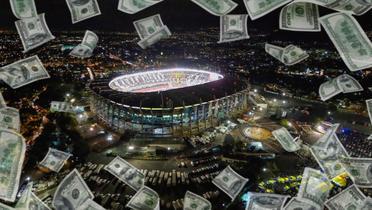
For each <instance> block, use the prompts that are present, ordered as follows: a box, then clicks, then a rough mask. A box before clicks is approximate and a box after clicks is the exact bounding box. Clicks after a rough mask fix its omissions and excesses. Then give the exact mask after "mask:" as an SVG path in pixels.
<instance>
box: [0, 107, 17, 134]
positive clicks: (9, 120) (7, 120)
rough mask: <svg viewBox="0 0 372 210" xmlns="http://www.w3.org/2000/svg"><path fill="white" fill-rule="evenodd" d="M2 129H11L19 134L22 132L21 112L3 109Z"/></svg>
mask: <svg viewBox="0 0 372 210" xmlns="http://www.w3.org/2000/svg"><path fill="white" fill-rule="evenodd" d="M0 127H1V128H6V129H11V130H14V131H16V132H18V133H19V132H20V130H21V119H20V117H19V110H18V109H16V108H12V107H5V108H1V109H0Z"/></svg>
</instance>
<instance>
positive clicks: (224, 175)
mask: <svg viewBox="0 0 372 210" xmlns="http://www.w3.org/2000/svg"><path fill="white" fill-rule="evenodd" d="M247 182H248V179H247V178H244V177H242V176H240V175H239V174H238V173H236V172H235V171H234V170H233V169H232V168H231V167H230V166H227V167H226V168H225V169H224V170H223V171H221V173H220V174H218V175H217V176H216V177H215V178H214V179H213V180H212V183H213V184H214V185H216V186H217V187H218V188H219V189H221V190H222V191H223V192H225V193H226V194H227V195H228V196H229V197H230V198H231V199H232V200H234V199H235V198H236V196H238V195H239V193H240V191H241V190H242V189H243V187H244V185H245V184H246V183H247Z"/></svg>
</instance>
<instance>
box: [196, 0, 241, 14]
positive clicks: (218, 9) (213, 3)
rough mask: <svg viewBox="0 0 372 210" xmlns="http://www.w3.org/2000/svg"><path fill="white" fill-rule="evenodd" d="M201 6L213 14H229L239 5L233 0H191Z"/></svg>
mask: <svg viewBox="0 0 372 210" xmlns="http://www.w3.org/2000/svg"><path fill="white" fill-rule="evenodd" d="M191 1H192V2H194V3H195V4H197V5H199V6H200V7H201V8H203V9H205V10H206V11H208V12H209V13H211V14H212V15H216V16H222V15H227V14H228V13H230V12H231V11H233V10H234V9H235V7H237V6H238V4H237V3H235V2H233V1H231V0H191Z"/></svg>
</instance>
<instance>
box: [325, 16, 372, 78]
mask: <svg viewBox="0 0 372 210" xmlns="http://www.w3.org/2000/svg"><path fill="white" fill-rule="evenodd" d="M319 20H320V23H321V24H322V26H323V28H324V29H325V31H326V32H327V34H328V36H329V38H330V39H331V40H332V42H333V44H334V45H335V46H336V49H337V51H338V53H339V54H340V56H341V58H342V60H343V61H344V62H345V64H346V66H347V67H348V68H349V69H350V70H351V71H358V70H362V69H366V68H371V67H372V44H371V41H370V40H369V39H368V37H367V35H366V34H365V32H364V31H363V29H362V28H361V27H360V25H359V23H358V22H357V21H356V20H355V19H354V18H353V17H352V16H350V15H347V14H343V13H332V14H329V15H326V16H323V17H321V18H320V19H319Z"/></svg>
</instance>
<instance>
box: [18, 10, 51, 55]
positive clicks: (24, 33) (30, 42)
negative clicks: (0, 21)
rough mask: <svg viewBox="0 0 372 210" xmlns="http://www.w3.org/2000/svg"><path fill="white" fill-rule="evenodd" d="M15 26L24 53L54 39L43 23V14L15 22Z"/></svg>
mask: <svg viewBox="0 0 372 210" xmlns="http://www.w3.org/2000/svg"><path fill="white" fill-rule="evenodd" d="M15 25H16V28H17V31H18V34H19V37H20V38H21V41H22V45H23V49H24V50H23V52H24V53H26V52H28V51H30V50H32V49H35V48H37V47H39V46H41V45H43V44H45V43H47V42H49V41H50V40H53V39H55V37H54V36H53V35H52V33H51V32H50V30H49V27H48V25H47V23H46V21H45V14H44V13H42V14H40V15H37V16H35V17H31V18H24V19H21V20H17V21H16V22H15Z"/></svg>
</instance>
